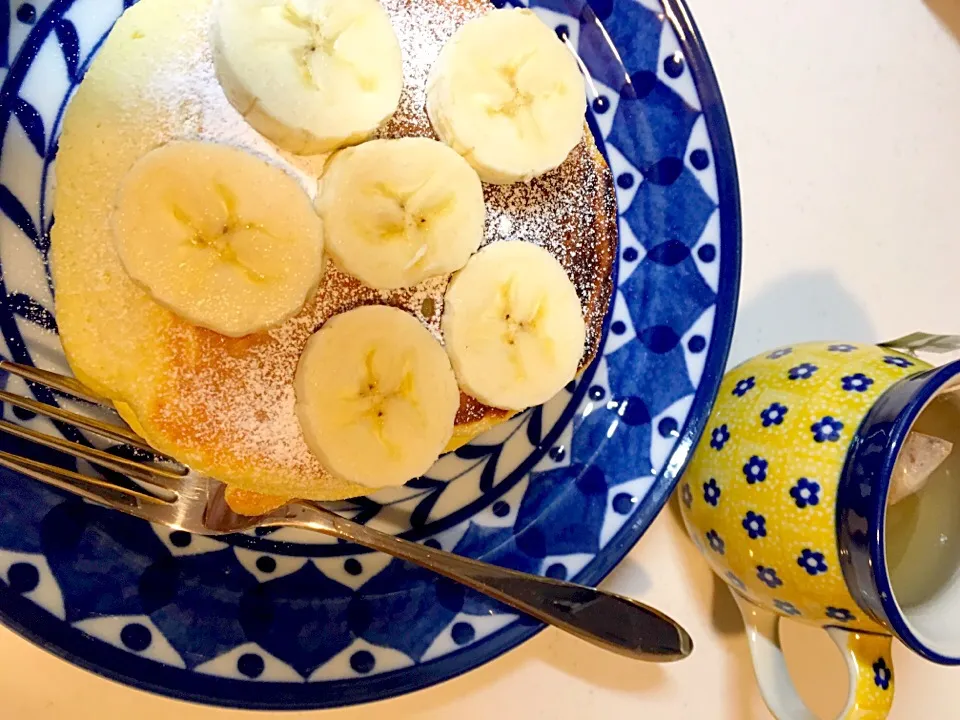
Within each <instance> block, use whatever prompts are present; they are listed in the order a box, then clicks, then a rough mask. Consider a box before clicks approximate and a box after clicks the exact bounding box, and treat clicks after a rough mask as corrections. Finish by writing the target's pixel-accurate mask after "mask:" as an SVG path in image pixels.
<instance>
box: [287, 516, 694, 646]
mask: <svg viewBox="0 0 960 720" xmlns="http://www.w3.org/2000/svg"><path fill="white" fill-rule="evenodd" d="M277 520H278V521H280V522H281V523H282V524H283V525H286V526H290V527H299V528H304V529H308V530H314V531H316V532H321V533H323V534H325V535H332V536H334V537H338V538H341V539H343V540H346V541H348V542H353V543H356V544H357V545H362V546H364V547H367V548H370V549H372V550H379V551H381V552H384V553H387V554H388V555H392V556H393V557H396V558H400V559H402V560H407V561H409V562H411V563H414V564H415V565H419V566H420V567H423V568H426V569H427V570H432V571H433V572H435V573H438V574H439V575H443V576H445V577H447V578H450V579H451V580H454V581H456V582H458V583H461V584H463V585H466V586H467V587H469V588H472V589H474V590H477V591H478V592H481V593H483V594H485V595H489V596H490V597H492V598H494V599H496V600H499V601H500V602H502V603H504V604H506V605H509V606H510V607H513V608H515V609H517V610H520V611H522V612H524V613H526V614H527V615H529V616H531V617H533V618H535V619H537V620H539V621H541V622H543V623H546V624H548V625H553V626H554V627H557V628H560V629H561V630H564V631H566V632H568V633H571V634H572V635H576V636H577V637H579V638H581V639H583V640H586V641H587V642H590V643H593V644H594V645H597V646H599V647H601V648H604V649H606V650H611V651H613V652H615V653H618V654H620V655H624V656H626V657H631V658H636V659H640V660H646V661H652V662H670V661H674V660H680V659H682V658H685V657H687V656H688V655H689V654H690V653H691V652H692V651H693V641H692V640H691V639H690V636H689V635H688V634H687V632H686V630H684V629H683V628H682V627H681V626H680V625H679V624H677V623H676V622H675V621H674V620H671V619H670V618H669V617H667V616H666V615H664V614H663V613H661V612H660V611H658V610H656V609H654V608H652V607H649V606H648V605H644V604H643V603H640V602H637V601H635V600H631V599H630V598H626V597H623V596H622V595H615V594H613V593H608V592H604V591H603V590H598V589H596V588H590V587H586V586H583V585H577V584H575V583H569V582H564V581H562V580H554V579H552V578H545V577H540V576H539V575H531V574H528V573H522V572H517V571H516V570H509V569H507V568H502V567H499V566H497V565H491V564H490V563H485V562H480V561H478V560H472V559H470V558H465V557H463V556H461V555H455V554H453V553H449V552H445V551H443V550H435V549H433V548H430V547H427V546H425V545H420V544H418V543H414V542H410V541H408V540H403V539H401V538H397V537H394V536H393V535H388V534H386V533H383V532H380V531H379V530H374V529H373V528H370V527H367V526H365V525H360V524H359V523H355V522H353V521H351V520H347V519H345V518H342V517H340V516H339V515H336V514H334V513H332V512H330V511H329V510H326V509H324V508H323V507H321V506H319V505H315V504H313V503H310V502H304V501H301V502H297V503H293V504H291V505H288V506H287V511H286V512H285V513H284V515H283V516H282V517H281V518H277Z"/></svg>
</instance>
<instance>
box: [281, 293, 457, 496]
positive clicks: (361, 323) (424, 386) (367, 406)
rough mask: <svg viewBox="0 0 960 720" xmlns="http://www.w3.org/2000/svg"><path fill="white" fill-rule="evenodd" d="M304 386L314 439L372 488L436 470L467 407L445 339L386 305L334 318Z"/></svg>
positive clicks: (311, 355) (303, 367) (309, 349)
mask: <svg viewBox="0 0 960 720" xmlns="http://www.w3.org/2000/svg"><path fill="white" fill-rule="evenodd" d="M294 387H295V390H296V396H297V404H296V412H297V417H298V418H299V419H300V427H301V428H302V429H303V435H304V438H305V439H306V441H307V445H309V447H310V449H311V450H312V451H313V453H314V454H315V455H316V456H317V458H318V459H319V460H320V462H321V463H322V464H323V465H324V467H326V468H327V470H329V471H330V472H331V473H333V474H334V475H337V476H338V477H340V478H343V479H344V480H349V481H351V482H355V483H360V484H361V485H367V486H369V487H383V486H386V485H402V484H403V483H405V482H407V481H408V480H411V479H413V478H415V477H418V476H420V475H422V474H423V473H425V472H426V471H427V470H429V469H430V466H431V465H432V464H433V462H434V461H435V460H436V459H437V458H438V457H439V455H440V453H441V452H443V449H444V447H445V446H446V444H447V441H448V440H449V439H450V437H451V435H452V434H453V426H454V420H455V418H456V415H457V409H458V408H459V407H460V391H459V388H458V387H457V381H456V378H455V377H454V375H453V370H452V369H451V367H450V361H449V359H448V358H447V355H446V353H445V352H444V351H443V347H442V346H441V345H440V343H439V342H438V341H437V340H436V338H434V337H433V335H431V334H430V333H429V332H428V331H427V329H426V328H424V327H423V326H422V325H421V324H420V322H419V321H418V320H416V318H414V317H413V316H412V315H409V314H408V313H405V312H403V311H402V310H398V309H396V308H391V307H385V306H379V305H375V306H368V307H361V308H357V309H356V310H351V311H350V312H347V313H344V314H342V315H337V316H335V317H333V318H331V319H330V320H328V321H327V322H326V323H325V324H324V325H323V327H322V328H321V329H320V330H319V331H318V332H317V333H315V334H314V335H313V336H312V337H311V338H310V340H309V341H308V342H307V346H306V349H305V350H304V352H303V355H302V356H301V358H300V364H299V366H298V367H297V374H296V379H295V381H294Z"/></svg>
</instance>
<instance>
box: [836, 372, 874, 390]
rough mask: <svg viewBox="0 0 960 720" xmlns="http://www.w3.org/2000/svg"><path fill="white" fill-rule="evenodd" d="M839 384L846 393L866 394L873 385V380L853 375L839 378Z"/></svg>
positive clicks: (859, 374)
mask: <svg viewBox="0 0 960 720" xmlns="http://www.w3.org/2000/svg"><path fill="white" fill-rule="evenodd" d="M840 383H841V384H842V385H843V389H844V390H846V391H847V392H866V391H867V390H868V389H869V388H870V386H871V385H873V380H872V379H871V378H868V377H867V376H866V375H864V374H863V373H854V374H853V375H847V376H845V377H842V378H840Z"/></svg>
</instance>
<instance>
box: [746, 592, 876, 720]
mask: <svg viewBox="0 0 960 720" xmlns="http://www.w3.org/2000/svg"><path fill="white" fill-rule="evenodd" d="M734 597H735V598H736V600H737V605H739V607H740V614H741V615H743V622H744V624H745V625H746V627H747V641H748V642H749V644H750V657H751V659H752V660H753V672H754V674H755V675H756V676H757V683H758V684H759V685H760V694H761V695H762V696H763V701H764V702H765V703H766V704H767V707H768V708H769V709H770V712H771V713H773V715H774V716H775V717H776V718H777V720H817V716H816V715H814V714H813V713H812V712H811V711H810V709H809V708H808V707H807V706H806V704H805V703H804V702H803V700H802V699H801V697H800V694H799V693H798V692H797V689H796V687H795V686H794V684H793V680H792V679H791V678H790V673H789V671H788V670H787V661H786V658H785V657H784V654H783V648H782V647H781V645H780V620H781V617H780V615H777V614H776V613H774V612H772V611H771V610H767V609H765V608H761V607H759V606H758V605H755V604H753V603H752V602H750V601H749V600H747V599H746V598H744V597H743V596H741V595H739V594H737V593H734ZM827 634H828V635H830V638H831V639H832V640H833V642H834V643H836V645H837V647H838V648H840V651H841V652H842V653H843V658H844V660H845V661H846V663H847V671H848V675H849V690H848V694H847V704H846V707H844V709H843V712H841V713H840V715H839V717H838V719H837V720H883V718H886V717H887V715H888V714H889V713H890V706H891V704H892V703H893V661H892V659H891V655H890V649H891V648H890V644H891V640H892V638H891V636H889V635H876V634H872V633H863V632H855V631H851V630H845V629H843V628H827Z"/></svg>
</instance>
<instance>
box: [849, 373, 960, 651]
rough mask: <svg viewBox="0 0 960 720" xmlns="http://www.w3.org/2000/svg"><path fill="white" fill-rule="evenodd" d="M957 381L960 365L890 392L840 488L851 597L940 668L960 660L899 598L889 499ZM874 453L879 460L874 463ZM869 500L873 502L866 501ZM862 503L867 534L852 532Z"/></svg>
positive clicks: (856, 445) (874, 411) (862, 431)
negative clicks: (907, 457)
mask: <svg viewBox="0 0 960 720" xmlns="http://www.w3.org/2000/svg"><path fill="white" fill-rule="evenodd" d="M957 376H960V360H957V361H954V362H951V363H948V364H947V365H944V366H942V367H939V368H935V369H933V370H928V371H926V372H922V373H917V374H916V375H912V376H910V377H907V378H904V379H903V380H900V381H899V382H897V383H895V384H894V385H892V386H891V387H890V388H889V389H887V390H886V391H885V392H884V393H883V394H882V395H881V396H880V398H879V399H878V400H877V402H876V403H875V404H874V405H873V407H872V408H870V410H869V411H868V412H867V414H866V416H865V417H864V419H863V422H862V423H861V424H860V427H859V428H858V429H857V432H856V434H855V436H854V440H853V443H852V444H851V446H850V451H849V452H848V453H847V458H846V462H845V464H844V468H843V471H842V474H841V476H840V484H839V487H838V488H837V542H838V544H839V547H840V560H841V566H842V568H843V575H844V579H845V580H846V582H847V583H848V585H849V586H850V591H851V595H853V597H854V599H855V600H856V601H857V604H858V605H860V607H861V608H863V610H865V611H866V612H867V613H869V614H870V615H872V616H873V618H874V619H875V620H876V621H877V622H879V623H881V624H882V625H884V626H886V627H887V628H889V629H890V630H891V631H892V632H893V633H894V634H895V635H896V636H897V637H898V638H899V639H900V640H901V642H903V643H904V644H905V645H907V647H909V648H910V649H911V650H913V651H914V652H916V653H917V654H919V655H921V656H922V657H924V658H926V659H928V660H931V661H933V662H935V663H938V664H940V665H960V655H944V654H942V653H940V652H937V651H936V650H934V649H932V648H931V647H930V646H929V645H928V644H926V642H924V640H923V639H921V638H920V637H919V636H918V634H917V633H916V632H915V631H914V629H913V628H912V627H911V626H910V623H909V621H908V620H907V619H906V617H905V616H904V613H903V610H901V608H900V606H899V605H898V604H897V601H896V598H895V596H894V592H893V584H892V582H891V580H890V572H889V569H888V567H887V560H886V555H887V552H886V518H887V494H888V492H889V490H890V478H891V477H893V471H894V467H895V465H896V462H897V458H898V456H899V455H900V450H901V448H902V447H903V443H904V441H905V440H906V437H907V435H908V433H909V432H910V429H911V428H912V427H913V425H914V423H915V422H916V421H917V418H918V417H919V416H920V413H921V412H923V410H924V409H925V408H926V407H927V404H928V403H929V402H930V400H932V399H933V397H934V396H935V395H936V393H937V392H938V391H939V390H940V389H941V388H942V387H943V386H944V385H945V384H946V383H948V382H949V381H950V380H952V379H954V378H956V377H957ZM878 441H879V442H880V443H882V450H881V451H880V452H875V451H874V450H873V448H872V447H871V446H872V445H874V444H875V443H876V442H878ZM870 454H876V455H878V456H879V457H878V459H877V460H870V459H868V457H867V456H869V455H870ZM858 472H859V476H857V473H858ZM864 483H866V485H864ZM865 492H868V494H866V495H865V494H864V493H865ZM866 497H869V498H870V500H869V502H863V501H864V498H866ZM857 500H860V501H861V502H863V504H864V506H865V509H866V510H867V512H866V513H860V514H859V515H860V519H861V521H863V520H865V521H866V523H867V531H866V532H865V533H863V532H862V531H858V530H854V529H852V527H851V518H850V514H851V513H854V514H856V510H854V507H855V506H856V504H857V503H856V501H857Z"/></svg>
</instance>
